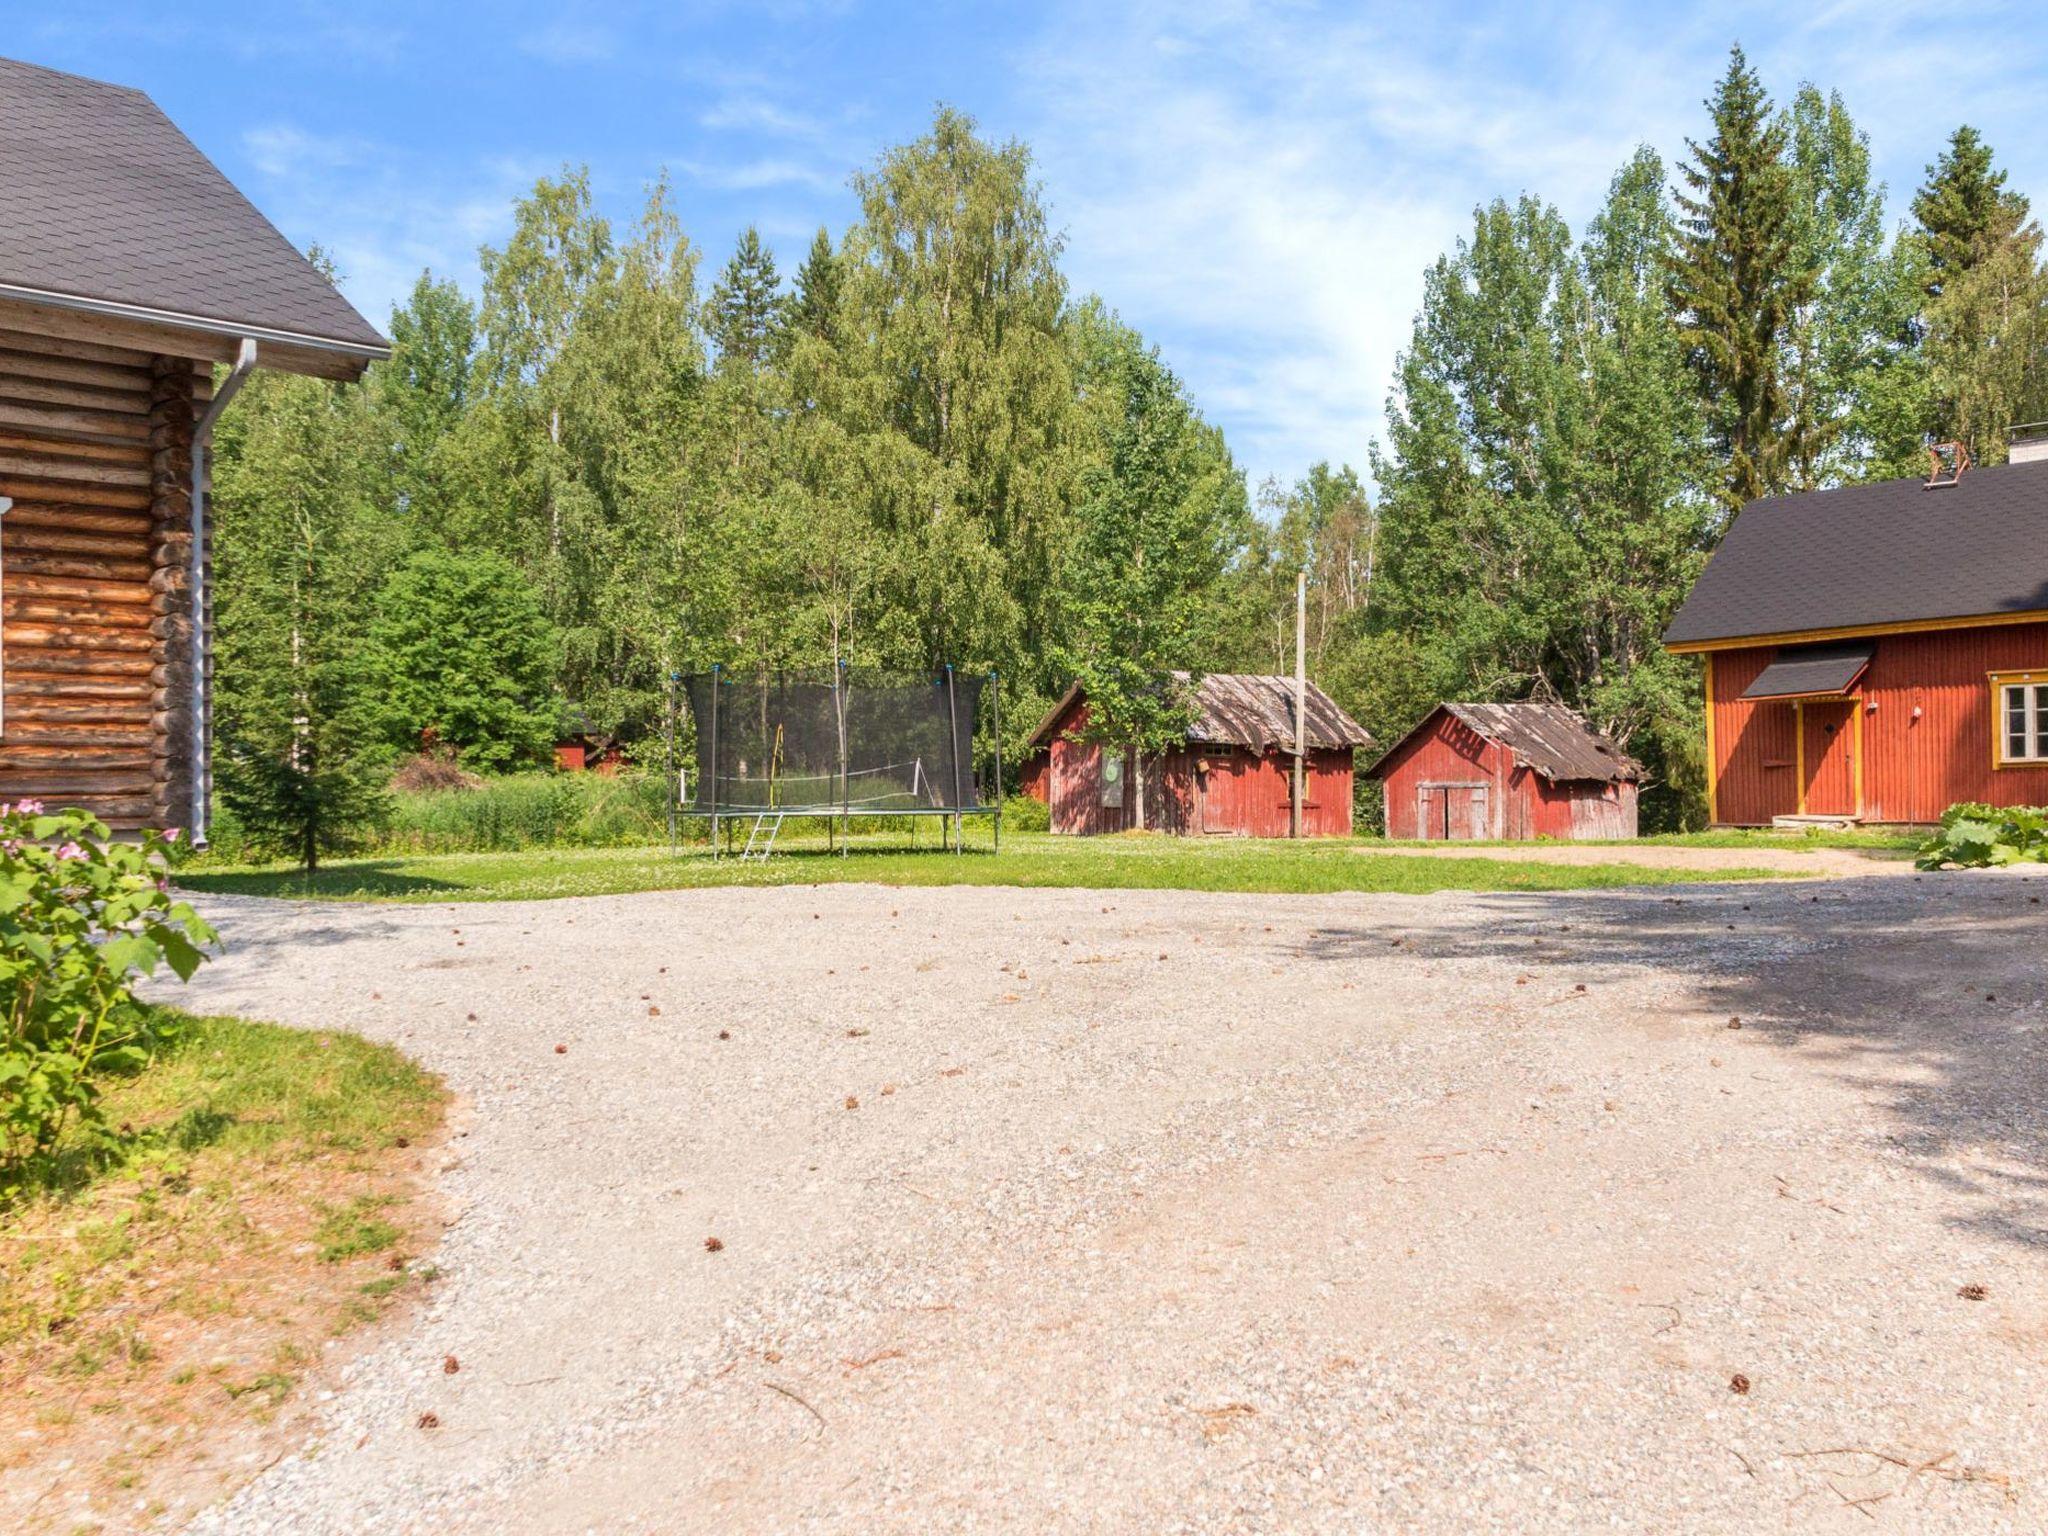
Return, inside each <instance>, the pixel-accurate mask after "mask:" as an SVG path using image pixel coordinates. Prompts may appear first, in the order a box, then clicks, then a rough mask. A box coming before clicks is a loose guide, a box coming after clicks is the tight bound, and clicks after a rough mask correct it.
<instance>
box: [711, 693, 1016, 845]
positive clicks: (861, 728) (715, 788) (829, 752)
mask: <svg viewBox="0 0 2048 1536" xmlns="http://www.w3.org/2000/svg"><path fill="white" fill-rule="evenodd" d="M682 682H683V684H684V688H685V692H686V694H687V697H688V700H689V707H690V717H691V720H692V722H693V723H694V725H695V727H696V738H697V742H696V753H695V761H694V769H693V770H686V771H685V772H683V773H682V774H681V775H680V776H679V779H678V782H677V785H676V794H675V803H676V806H677V808H678V814H679V815H682V816H686V817H691V818H695V819H699V820H707V821H709V823H710V829H711V848H712V853H713V855H714V856H718V855H720V854H721V853H722V851H724V850H725V849H726V847H727V845H729V844H731V843H733V842H735V841H737V840H738V835H739V834H740V833H741V832H742V831H744V834H745V838H746V841H745V843H744V844H743V845H741V846H740V847H739V849H738V850H737V852H738V855H739V857H740V858H741V859H743V860H750V859H751V860H764V859H766V858H767V857H768V856H769V854H770V853H772V852H773V851H774V849H775V841H776V838H777V836H778V835H779V834H780V833H781V831H782V827H783V824H784V823H785V822H787V821H789V820H791V819H799V820H813V821H815V820H823V821H824V822H825V823H826V824H827V839H828V842H831V841H836V842H837V843H838V846H839V848H840V851H842V852H844V851H845V841H844V834H845V833H846V832H847V831H848V830H849V824H850V823H851V822H852V821H853V820H854V819H855V818H857V817H858V818H863V819H865V818H874V817H890V818H897V817H903V818H912V820H911V822H910V825H911V827H912V829H913V837H914V835H915V827H916V824H917V823H916V820H915V818H925V817H938V818H939V824H940V828H941V835H942V837H945V836H947V835H950V840H951V846H952V849H953V851H954V852H956V853H957V852H960V851H961V850H962V848H963V847H964V837H965V822H966V818H968V817H970V816H986V817H989V818H990V819H991V822H992V825H993V828H994V837H995V843H996V845H997V846H998V847H1000V846H1001V843H1002V765H1001V754H1000V750H999V745H998V744H999V743H1000V742H1001V740H1002V700H1001V693H1000V690H999V688H998V686H997V682H996V676H995V674H994V673H992V672H991V673H989V674H988V675H987V676H985V677H982V676H970V675H966V674H963V673H959V672H956V671H955V670H954V669H953V668H952V667H950V666H948V667H944V668H941V669H940V670H939V671H938V672H936V673H932V674H927V675H923V676H918V677H909V678H906V677H901V676H870V675H867V674H857V673H853V672H851V671H849V670H848V669H847V668H845V667H839V668H835V669H833V670H832V671H831V672H829V673H828V674H826V675H823V676H805V675H802V674H796V673H789V672H760V673H753V674H736V673H733V672H730V671H728V670H726V669H725V668H723V667H714V668H712V669H711V671H709V672H703V673H698V674H696V675H694V676H690V677H686V678H684V679H682ZM984 708H985V709H986V712H987V715H988V734H987V744H988V752H987V755H988V761H989V763H990V765H991V773H992V776H993V784H992V789H993V793H992V795H991V796H990V798H989V799H988V800H986V801H985V800H984V799H983V798H982V795H981V788H980V784H979V782H978V780H977V778H976V773H975V744H976V741H977V740H978V739H980V737H981V731H980V727H981V724H982V715H983V712H984ZM835 829H836V830H837V831H838V832H839V833H840V834H841V836H840V837H839V838H837V839H834V838H833V836H832V834H833V831H834V830H835ZM721 835H723V837H724V840H725V841H724V843H721V840H720V839H721Z"/></svg>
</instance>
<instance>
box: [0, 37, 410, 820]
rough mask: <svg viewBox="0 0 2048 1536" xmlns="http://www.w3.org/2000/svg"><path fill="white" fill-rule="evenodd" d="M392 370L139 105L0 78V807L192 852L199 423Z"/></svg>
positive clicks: (203, 460)
mask: <svg viewBox="0 0 2048 1536" xmlns="http://www.w3.org/2000/svg"><path fill="white" fill-rule="evenodd" d="M388 351H389V348H388V346H387V344H386V343H385V341H384V338H383V337H381V336H380V335H378V333H377V332H376V330H375V329H373V328H372V327H371V326H370V324H369V323H368V322H367V321H365V320H364V319H363V317H362V316H361V315H359V314H357V313H356V311H355V310H354V309H353V308H352V307H350V305H349V303H348V301H347V300H346V299H344V298H343V297H342V296H341V294H340V293H338V292H337V291H336V290H335V288H334V286H333V284H331V283H330V282H329V281H328V280H327V279H326V277H324V276H323V275H322V274H321V273H320V272H319V271H318V270H317V269H316V268H315V267H314V266H313V265H312V264H311V263H310V262H309V261H307V260H306V258H305V257H304V256H302V255H301V254H300V253H299V252H298V251H296V250H294V249H293V248H292V246H291V244H290V242H288V241H287V240H286V239H285V238H284V236H283V235H281V234H279V233H278V231H277V230H276V229H275V228H274V227H273V226H272V225H271V224H270V222H269V221H268V220H266V219H265V218H264V217H263V215H262V214H260V213H258V212H257V211H256V209H255V208H254V207H253V206H252V205H251V204H250V203H249V201H248V200H247V199H246V198H244V197H243V196H242V194H241V193H240V192H238V191H236V189H235V188H234V187H233V186H232V185H231V184H230V183H229V182H228V180H227V178H226V177H224V176H223V175H222V174H221V173H220V172H219V171H218V170H217V169H215V167H214V166H213V164H212V163H211V162H210V161H209V160H208V159H207V158H206V157H205V156H204V155H203V154H201V153H200V152H199V150H198V149H197V148H195V147H194V146H193V144H192V142H191V141H190V140H188V139H187V138H186V137H185V136H184V135H183V134H182V133H180V132H179V131H178V129H177V128H176V127H175V126H174V125H173V124H172V123H171V121H170V119H169V118H167V117H166V116H165V115H164V114H163V113H162V112H161V111H159V110H158V108H157V107H156V105H155V104H154V103H153V102H151V101H150V99H149V98H148V97H147V96H145V95H143V94H142V93H141V92H139V91H135V90H130V89H128V88H126V87H123V86H116V85H107V84H103V83H101V82H99V81H96V80H86V79H82V78H80V77H78V76H75V75H67V74H61V73H58V72H57V71H55V70H49V69H42V68H39V67H37V66H35V65H31V64H23V63H18V62H15V61H12V60H0V507H4V511H0V799H5V800H9V801H12V800H16V799H21V798H34V799H39V800H43V801H46V802H49V803H51V804H53V805H54V804H62V805H75V806H80V807H83V808H84V809H86V810H89V811H91V812H93V813H94V814H96V815H98V816H99V817H100V818H101V819H102V820H104V821H106V822H108V823H109V824H110V825H111V826H113V827H115V828H116V829H118V830H129V831H132V830H135V829H137V828H140V827H144V826H152V827H172V826H176V827H188V828H190V829H191V831H192V834H193V836H194V838H195V840H198V841H201V842H203V841H204V840H205V829H206V810H207V795H208V791H209V782H208V771H207V754H208V748H209V744H210V737H209V728H208V727H209V718H208V712H207V711H208V699H207V694H208V684H209V681H210V673H209V662H208V655H209V651H208V644H207V636H208V625H209V619H210V612H211V610H210V607H209V603H208V592H207V584H208V583H207V578H208V575H209V570H210V566H209V562H208V559H207V553H206V535H207V525H206V495H207V489H208V476H207V449H208V445H209V441H210V434H211V432H212V428H213V423H214V421H215V419H216V418H217V417H218V416H219V414H220V412H221V411H222V409H224V408H225V407H226V406H227V404H228V402H229V400H230V399H232V398H233V395H234V393H235V391H236V390H237V389H238V388H239V387H240V385H241V383H242V381H243V379H244V378H246V377H247V375H248V373H249V371H250V369H251V368H254V367H268V368H279V369H284V370H286V371H288V372H293V373H303V374H312V375H315V376H317V377H321V378H330V379H353V378H356V377H358V376H360V374H361V373H362V371H363V369H364V368H365V367H366V366H368V364H369V363H370V362H371V361H372V360H374V359H376V358H380V357H383V356H385V355H386V354H387V353H388Z"/></svg>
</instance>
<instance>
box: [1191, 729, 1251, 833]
mask: <svg viewBox="0 0 2048 1536" xmlns="http://www.w3.org/2000/svg"><path fill="white" fill-rule="evenodd" d="M1201 761H1202V762H1203V763H1205V764H1206V765H1207V766H1206V767H1205V768H1204V769H1203V770H1202V830H1203V831H1204V832H1213V833H1231V832H1242V831H1244V830H1245V825H1246V824H1245V820H1244V814H1245V783H1244V775H1245V768H1246V767H1247V765H1248V763H1249V761H1250V760H1249V759H1248V758H1247V757H1245V755H1244V754H1243V753H1241V752H1233V751H1231V750H1230V749H1228V748H1223V747H1212V748H1210V749H1209V750H1208V751H1206V752H1204V753H1203V754H1202V758H1201Z"/></svg>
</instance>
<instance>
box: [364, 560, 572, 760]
mask: <svg viewBox="0 0 2048 1536" xmlns="http://www.w3.org/2000/svg"><path fill="white" fill-rule="evenodd" d="M363 665H364V669H365V674H366V678H367V681H368V683H369V685H370V704H369V718H370V719H371V721H372V722H373V724H374V726H375V729H376V730H377V733H378V735H379V736H380V737H381V738H382V740H383V741H384V743H385V744H386V745H387V746H389V747H390V748H392V749H393V750H394V751H400V752H403V751H417V750H419V749H420V748H421V747H422V746H423V745H424V744H428V743H445V744H446V745H448V746H450V747H453V748H454V749H455V750H456V752H457V753H458V754H459V755H460V757H461V759H462V761H463V762H464V763H466V764H469V765H470V766H472V767H476V768H482V769H486V770H491V771H498V770H503V769H507V768H511V767H513V766H515V765H518V764H521V763H530V762H534V761H536V760H538V759H540V758H541V757H543V756H544V755H545V754H546V752H547V750H548V747H549V745H550V744H551V742H552V740H553V737H554V732H555V726H556V723H557V720H558V717H559V713H560V711H559V710H558V708H557V706H556V704H555V702H554V698H553V683H554V679H555V666H556V644H555V638H554V633H553V629H552V626H550V625H549V623H548V620H547V616H546V615H545V614H544V613H542V612H541V607H540V602H539V600H538V599H537V598H536V596H535V595H534V591H533V587H532V585H531V583H529V582H528V581H527V579H526V578H525V577H524V576H523V575H521V574H520V572H519V569H518V568H517V567H516V566H514V565H513V564H512V563H511V562H510V561H507V560H505V559H503V558H501V557H500V556H498V555H494V554H492V553H490V552H489V551H488V550H472V551H465V552H463V553H460V554H456V553H450V552H448V551H446V550H441V549H431V548H430V549H423V550H420V551H419V552H417V553H415V554H413V555H412V556H410V557H408V558H407V559H406V561H405V562H404V563H403V564H401V565H400V566H398V567H397V569H395V570H394V571H392V573H391V574H390V576H389V577H387V578H386V579H385V582H384V585H383V587H382V588H381V589H380V590H379V592H378V593H377V597H376V601H375V604H374V606H373V608H372V610H371V619H370V632H369V646H368V649H367V652H366V654H365V656H364V661H363Z"/></svg>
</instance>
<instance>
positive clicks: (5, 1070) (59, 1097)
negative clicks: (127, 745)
mask: <svg viewBox="0 0 2048 1536" xmlns="http://www.w3.org/2000/svg"><path fill="white" fill-rule="evenodd" d="M167 846H168V845H167V843H166V842H165V840H164V839H163V838H160V837H157V836H155V835H154V834H151V835H148V836H146V837H144V839H143V840H142V841H141V842H140V843H119V842H115V841H114V840H113V838H112V835H111V834H110V833H109V832H108V830H107V828H106V825H105V824H104V823H102V822H100V821H98V820H96V819H95V818H93V817H91V816H89V815H87V814H85V813H84V812H83V811H63V812H59V813H57V814H54V815H52V814H46V813H44V811H43V809H42V807H41V806H40V805H38V804H37V803H36V802H34V801H29V800H24V801H20V802H18V803H16V804H15V805H13V806H10V807H4V808H0V1010H4V1034H0V1199H6V1198H9V1197H11V1196H12V1195H13V1194H14V1193H16V1192H17V1191H18V1189H19V1182H18V1181H19V1180H20V1178H21V1177H22V1174H23V1169H24V1168H25V1166H26V1165H27V1164H28V1163H30V1162H31V1161H33V1160H35V1159H37V1158H47V1157H48V1156H49V1155H50V1153H51V1152H52V1151H53V1150H54V1149H55V1147H56V1145H57V1143H58V1140H59V1138H60V1137H62V1136H63V1135H64V1134H65V1133H66V1131H67V1130H79V1131H83V1132H84V1133H85V1134H86V1135H87V1136H88V1137H91V1136H95V1135H98V1134H100V1133H102V1132H104V1130H105V1126H104V1122H103V1120H102V1117H101V1115H100V1111H99V1099H100V1088H101V1082H102V1080H103V1079H104V1078H106V1077H107V1076H109V1075H110V1074H114V1073H119V1072H124V1071H133V1070H135V1069H136V1068H138V1067H140V1066H141V1065H143V1064H144V1063H145V1062H146V1061H148V1060H149V1057H150V1054H151V1052H152V1051H153V1050H155V1049H156V1047H157V1046H158V1045H159V1044H160V1043H161V1042H162V1041H163V1039H164V1038H165V1029H164V1022H163V1019H162V1018H161V1016H159V1015H157V1014H155V1013H152V1012H150V1011H148V1010H146V1009H142V1008H139V1007H137V1006H136V1005H135V1001H134V991H133V987H134V982H135V979H136V978H137V977H138V976H148V975H153V974H154V973H155V972H156V970H157V968H158V967H159V966H168V967H170V969H171V970H172V971H173V972H174V973H175V974H176V975H177V976H178V978H179V979H180V980H181V981H182V980H189V979H190V977H191V975H192V973H193V972H194V971H195V970H196V969H198V967H199V964H200V962H201V961H202V960H203V959H205V951H204V950H203V949H202V948H201V946H202V945H205V944H207V943H208V942H210V941H211V940H212V939H213V937H214V932H213V930H212V929H211V928H210V927H208V926H207V924H206V923H205V921H204V920H203V919H202V918H200V916H199V915H198V914H197V913H196V912H194V911H193V910H192V908H191V907H189V906H188V905H186V904H185V903H184V902H182V901H177V900H174V899H173V898H172V897H171V895H170V894H169V888H168V885H167V883H166V881H165V880H164V878H163V875H162V855H163V853H164V850H165V848H166V847H167Z"/></svg>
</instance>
